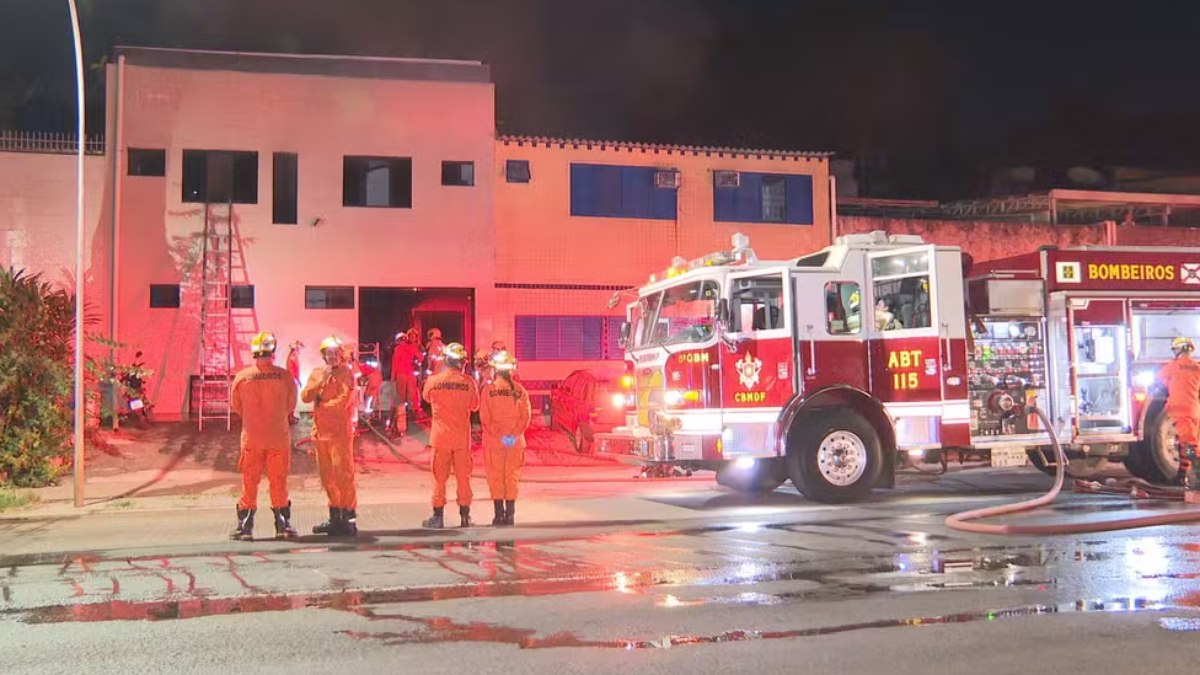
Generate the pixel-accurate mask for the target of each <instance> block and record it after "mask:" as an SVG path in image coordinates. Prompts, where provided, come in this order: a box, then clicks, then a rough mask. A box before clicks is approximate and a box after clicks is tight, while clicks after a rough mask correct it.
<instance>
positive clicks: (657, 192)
mask: <svg viewBox="0 0 1200 675" xmlns="http://www.w3.org/2000/svg"><path fill="white" fill-rule="evenodd" d="M650 180H651V181H653V180H654V176H651V177H650ZM653 184H654V183H653V182H651V185H652V186H653ZM651 200H652V201H651V204H650V215H649V217H651V218H655V219H657V220H675V214H676V212H677V210H678V208H679V204H678V190H673V189H671V188H657V187H655V188H652V194H651Z"/></svg>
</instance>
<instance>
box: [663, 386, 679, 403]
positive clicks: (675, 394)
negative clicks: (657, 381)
mask: <svg viewBox="0 0 1200 675" xmlns="http://www.w3.org/2000/svg"><path fill="white" fill-rule="evenodd" d="M663 403H666V404H667V405H670V406H675V405H679V404H680V403H683V392H682V391H678V390H676V389H668V390H667V392H666V393H665V394H663Z"/></svg>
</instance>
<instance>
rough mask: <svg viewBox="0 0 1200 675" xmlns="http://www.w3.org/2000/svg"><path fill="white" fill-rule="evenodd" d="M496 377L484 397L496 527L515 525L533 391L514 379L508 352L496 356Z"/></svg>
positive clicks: (482, 406) (482, 418) (481, 415)
mask: <svg viewBox="0 0 1200 675" xmlns="http://www.w3.org/2000/svg"><path fill="white" fill-rule="evenodd" d="M491 366H492V372H493V373H494V374H495V376H494V377H493V378H492V379H491V380H490V381H489V382H488V383H487V385H486V386H484V388H483V392H482V393H481V394H480V402H479V419H480V421H481V422H482V423H483V460H484V464H485V465H486V466H487V481H488V490H490V491H491V493H492V505H493V506H494V507H495V509H496V517H495V518H493V519H492V525H512V524H513V516H514V513H515V512H516V502H517V483H518V482H519V477H520V472H521V467H522V466H523V465H524V464H525V429H526V428H528V427H529V417H530V409H529V392H528V391H526V390H525V387H523V386H522V385H521V383H520V382H517V381H515V380H514V379H513V371H515V370H516V369H517V362H516V359H514V358H512V356H510V355H509V353H508V352H506V351H498V352H496V353H495V354H493V355H492V362H491Z"/></svg>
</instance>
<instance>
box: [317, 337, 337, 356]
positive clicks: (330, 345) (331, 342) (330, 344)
mask: <svg viewBox="0 0 1200 675" xmlns="http://www.w3.org/2000/svg"><path fill="white" fill-rule="evenodd" d="M341 348H342V341H341V340H340V339H338V338H337V337H336V336H333V335H330V336H329V337H327V338H325V339H324V340H321V350H320V351H321V352H324V351H325V350H326V349H339V350H340V349H341Z"/></svg>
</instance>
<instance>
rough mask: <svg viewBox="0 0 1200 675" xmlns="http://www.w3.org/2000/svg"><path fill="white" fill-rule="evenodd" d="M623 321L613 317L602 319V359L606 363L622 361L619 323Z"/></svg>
mask: <svg viewBox="0 0 1200 675" xmlns="http://www.w3.org/2000/svg"><path fill="white" fill-rule="evenodd" d="M622 321H624V320H623V319H618V318H617V317H615V316H610V317H606V318H605V319H604V323H605V326H604V358H605V359H606V360H608V361H623V360H624V359H625V352H624V350H622V349H621V323H622Z"/></svg>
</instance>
